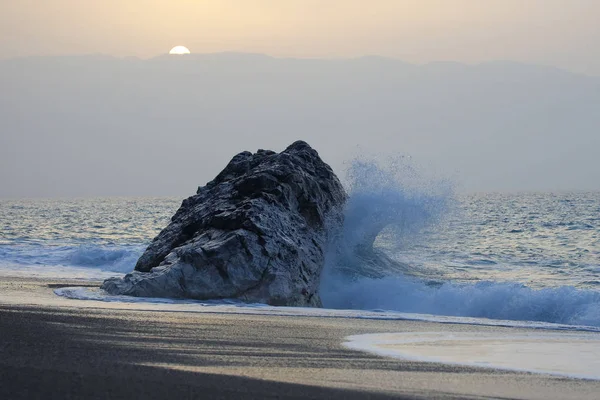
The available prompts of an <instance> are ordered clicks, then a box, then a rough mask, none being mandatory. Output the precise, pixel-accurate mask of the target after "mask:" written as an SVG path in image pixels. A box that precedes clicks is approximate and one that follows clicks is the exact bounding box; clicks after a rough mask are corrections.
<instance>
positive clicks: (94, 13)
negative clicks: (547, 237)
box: [0, 0, 600, 198]
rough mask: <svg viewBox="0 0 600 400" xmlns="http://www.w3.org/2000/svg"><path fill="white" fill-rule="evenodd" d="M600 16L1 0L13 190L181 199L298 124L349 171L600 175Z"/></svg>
mask: <svg viewBox="0 0 600 400" xmlns="http://www.w3.org/2000/svg"><path fill="white" fill-rule="evenodd" d="M598 15H600V1H593V0H589V1H587V0H570V1H567V0H564V1H559V0H520V1H514V0H503V1H494V0H453V1H450V0H447V1H446V0H418V1H408V0H405V1H402V0H370V1H368V2H365V1H363V0H361V1H358V0H327V1H323V0H320V1H316V0H302V1H296V0H238V1H235V0H221V1H202V0H193V1H192V0H180V1H163V0H154V1H150V0H129V1H116V0H103V1H92V0H86V1H81V0H0V198H20V197H94V196H185V195H189V194H191V193H193V192H195V189H196V187H197V186H199V185H203V184H205V183H206V182H208V181H210V180H211V179H213V178H214V176H215V175H216V174H217V173H218V172H219V171H220V170H221V169H222V168H223V167H224V166H225V165H226V163H227V162H228V161H229V160H230V159H231V157H232V156H233V155H234V154H236V153H238V152H240V151H244V150H250V151H256V150H257V149H259V148H266V149H272V150H276V151H281V150H283V149H284V148H285V147H286V146H288V145H289V144H290V143H292V142H293V141H295V140H298V139H302V140H305V141H307V142H308V143H309V144H311V145H312V146H313V147H315V148H316V149H317V150H318V151H319V153H320V154H321V156H322V157H323V159H324V160H325V161H326V162H328V163H330V164H331V166H332V167H333V168H334V171H336V172H337V173H338V175H340V176H341V177H342V179H343V177H344V171H345V169H347V168H348V165H349V163H350V162H351V160H352V159H353V158H355V157H357V156H359V157H365V156H367V157H375V158H378V159H379V160H380V161H381V160H389V159H396V160H397V159H398V158H402V159H403V160H411V161H410V168H413V167H415V168H417V167H418V169H421V170H423V171H425V172H426V173H427V174H428V178H427V182H430V183H431V184H433V182H434V181H437V180H441V181H448V182H452V185H454V186H455V187H456V189H457V191H466V192H481V191H485V192H488V191H503V192H512V191H565V190H600V158H598V157H597V153H598V150H597V149H599V148H600V134H599V132H600V113H599V112H598V110H600V52H598V51H596V48H597V44H598V43H600V28H599V26H600V24H598V23H597V20H598ZM175 45H185V46H187V47H189V48H190V49H191V51H192V55H191V56H168V55H166V54H167V53H168V51H169V50H170V49H171V48H172V47H173V46H175ZM251 53H255V54H251ZM386 162H387V161H386Z"/></svg>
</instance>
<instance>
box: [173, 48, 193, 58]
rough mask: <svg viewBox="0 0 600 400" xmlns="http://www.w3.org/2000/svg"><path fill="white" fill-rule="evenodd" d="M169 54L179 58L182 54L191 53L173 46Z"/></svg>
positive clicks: (186, 49)
mask: <svg viewBox="0 0 600 400" xmlns="http://www.w3.org/2000/svg"><path fill="white" fill-rule="evenodd" d="M169 54H171V55H178V56H181V55H184V54H191V53H190V50H189V49H188V48H187V47H185V46H175V47H173V48H172V49H171V51H169Z"/></svg>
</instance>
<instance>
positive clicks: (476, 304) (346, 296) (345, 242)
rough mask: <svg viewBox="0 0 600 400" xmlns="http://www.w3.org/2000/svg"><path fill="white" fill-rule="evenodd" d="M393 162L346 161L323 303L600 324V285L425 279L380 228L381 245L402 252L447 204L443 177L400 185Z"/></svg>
mask: <svg viewBox="0 0 600 400" xmlns="http://www.w3.org/2000/svg"><path fill="white" fill-rule="evenodd" d="M398 168H399V167H398V164H395V165H394V164H393V165H392V166H391V167H389V166H388V168H387V169H386V168H380V166H379V165H378V164H377V163H376V162H373V161H355V162H354V163H352V165H351V167H350V171H349V181H350V190H349V194H350V197H349V200H348V203H347V206H346V210H345V223H344V227H343V229H342V233H341V234H340V235H338V237H336V239H335V240H334V241H333V243H332V245H331V247H330V250H329V252H328V258H327V265H326V267H325V271H324V274H323V277H322V282H321V290H320V293H321V298H322V301H323V305H324V306H325V307H328V308H334V309H360V310H389V311H396V312H403V313H420V314H434V315H446V316H456V317H475V318H491V319H505V320H516V321H543V322H551V323H561V324H570V325H590V326H600V292H597V291H593V290H580V289H577V288H575V287H571V286H566V287H557V288H544V289H532V288H529V287H527V286H526V285H524V284H522V283H516V282H491V281H482V282H477V283H458V282H452V281H442V280H437V281H431V280H429V279H427V278H426V277H425V276H427V275H428V274H425V273H422V271H419V270H417V269H416V268H414V267H412V266H411V265H410V262H404V263H400V262H397V261H395V260H394V259H393V258H392V257H390V256H388V255H387V254H386V252H385V251H382V249H381V248H377V246H374V244H375V243H376V241H377V238H381V237H382V236H383V235H382V232H383V231H385V230H387V233H386V236H385V238H384V239H385V240H383V241H384V242H385V246H386V247H387V250H388V251H387V253H388V254H389V252H390V250H391V251H392V252H395V253H397V254H398V253H400V254H401V253H402V251H403V249H406V248H409V247H410V246H411V245H412V244H415V243H418V242H419V241H420V240H424V237H423V236H420V235H419V232H420V231H421V230H422V229H423V228H425V227H429V228H432V227H435V225H436V224H438V223H439V222H440V221H442V220H443V218H444V215H445V214H446V213H447V212H448V211H449V210H450V209H451V206H452V204H453V200H452V190H450V187H449V186H448V185H447V184H446V183H444V182H442V184H437V189H438V190H432V187H433V188H435V187H436V185H431V184H429V185H418V184H417V185H415V184H412V185H410V186H407V185H406V184H405V183H404V182H402V181H401V180H399V179H398V178H397V177H398V176H401V174H399V173H398V172H399V171H398ZM400 169H401V171H400V172H404V171H405V170H406V168H405V167H404V166H402V165H401V166H400ZM413 178H414V175H413ZM414 181H415V180H414V179H413V183H414ZM416 181H418V179H417V180H416ZM390 232H392V234H390ZM404 259H405V258H404ZM439 268H443V266H439Z"/></svg>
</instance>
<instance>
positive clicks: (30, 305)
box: [0, 277, 600, 399]
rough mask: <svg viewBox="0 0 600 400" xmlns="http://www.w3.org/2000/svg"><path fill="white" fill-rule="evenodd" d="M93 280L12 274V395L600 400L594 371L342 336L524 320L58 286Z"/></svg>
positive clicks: (1, 384)
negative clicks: (126, 298) (282, 312)
mask: <svg viewBox="0 0 600 400" xmlns="http://www.w3.org/2000/svg"><path fill="white" fill-rule="evenodd" d="M84 283H85V282H81V281H79V282H78V281H72V282H66V281H52V280H43V279H26V278H6V277H5V278H2V282H0V398H1V399H35V398H39V399H76V398H77V399H80V398H85V399H88V398H89V399H112V398H145V399H188V398H207V399H208V398H211V399H212V398H214V399H246V398H248V399H250V398H256V399H262V398H285V399H296V398H297V399H301V398H302V399H305V398H334V399H336V398H337V399H342V398H344V399H346V398H370V399H387V398H406V399H412V398H442V399H453V398H519V399H570V398H571V399H597V398H598V394H599V393H600V382H597V381H592V380H577V379H568V378H563V377H557V376H550V375H540V374H530V373H518V372H509V371H498V370H490V369H483V368H472V367H461V366H449V365H443V364H433V363H423V362H410V361H403V360H398V359H393V358H385V357H380V356H376V355H371V354H368V353H363V352H358V351H354V350H350V349H347V348H345V347H344V346H343V345H342V343H343V342H344V338H345V337H347V336H349V335H357V334H364V333H377V332H410V331H417V332H422V331H432V332H433V331H440V330H443V331H456V332H459V331H464V330H467V329H468V330H470V331H474V330H477V331H482V332H491V331H494V332H500V333H502V332H503V331H506V332H510V333H514V332H515V330H516V329H515V328H499V327H486V326H471V325H452V324H439V323H431V322H419V321H381V320H364V319H351V318H310V317H281V316H268V315H239V314H232V313H198V312H195V313H191V312H168V311H159V312H157V311H147V310H143V309H142V308H141V307H140V306H138V309H127V307H130V308H131V307H132V306H131V305H130V306H127V305H122V304H121V305H119V304H117V305H115V304H107V303H102V302H96V301H77V300H69V299H65V298H61V297H58V296H56V295H55V294H54V293H53V289H54V288H56V287H59V286H62V285H82V284H84ZM87 284H89V282H87ZM523 331H525V330H523Z"/></svg>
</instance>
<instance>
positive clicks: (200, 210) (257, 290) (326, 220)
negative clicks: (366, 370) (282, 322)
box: [102, 141, 346, 306]
mask: <svg viewBox="0 0 600 400" xmlns="http://www.w3.org/2000/svg"><path fill="white" fill-rule="evenodd" d="M345 200H346V194H345V192H344V189H343V187H342V185H341V184H340V182H339V180H338V178H337V177H336V176H335V174H334V173H333V171H332V170H331V168H330V167H329V166H328V165H327V164H325V163H324V162H323V161H322V160H321V158H320V157H319V155H318V153H317V152H316V151H315V150H313V149H312V148H311V147H310V146H309V145H308V144H307V143H305V142H302V141H298V142H295V143H293V144H292V145H291V146H289V147H288V148H287V149H286V150H285V151H283V152H281V153H275V152H272V151H268V150H258V152H257V153H255V154H252V153H250V152H243V153H240V154H238V155H236V156H235V157H233V159H232V160H231V161H230V162H229V164H228V165H227V167H226V168H225V169H224V170H223V171H222V172H221V173H220V174H219V175H218V176H217V177H216V178H215V179H214V180H213V181H211V182H209V183H208V184H207V185H206V186H204V187H200V188H198V192H197V194H196V195H194V196H192V197H190V198H188V199H186V200H184V201H183V203H182V205H181V207H180V208H179V210H178V211H177V213H176V214H175V215H174V216H173V218H172V219H171V223H170V224H169V225H168V226H167V227H166V228H165V229H164V230H163V231H162V232H160V234H159V235H158V236H157V237H156V238H155V239H154V240H153V241H152V243H151V244H150V246H148V248H147V249H146V251H145V252H144V254H143V255H142V256H141V257H140V259H139V260H138V262H137V265H136V266H135V270H136V271H134V272H133V273H131V274H128V275H126V276H125V277H124V278H111V279H108V280H106V281H105V282H104V284H103V285H102V288H103V289H105V290H106V291H108V292H109V293H111V294H125V295H132V296H144V297H146V296H148V297H172V298H192V299H202V300H203V299H223V298H234V299H239V300H243V301H247V302H261V303H267V304H272V305H288V306H320V305H321V301H320V299H319V295H318V287H319V279H320V275H321V272H322V269H323V266H324V262H325V252H326V249H327V245H328V241H329V239H330V234H332V232H334V231H335V228H336V227H337V226H339V224H340V223H341V221H342V219H343V207H344V202H345Z"/></svg>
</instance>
